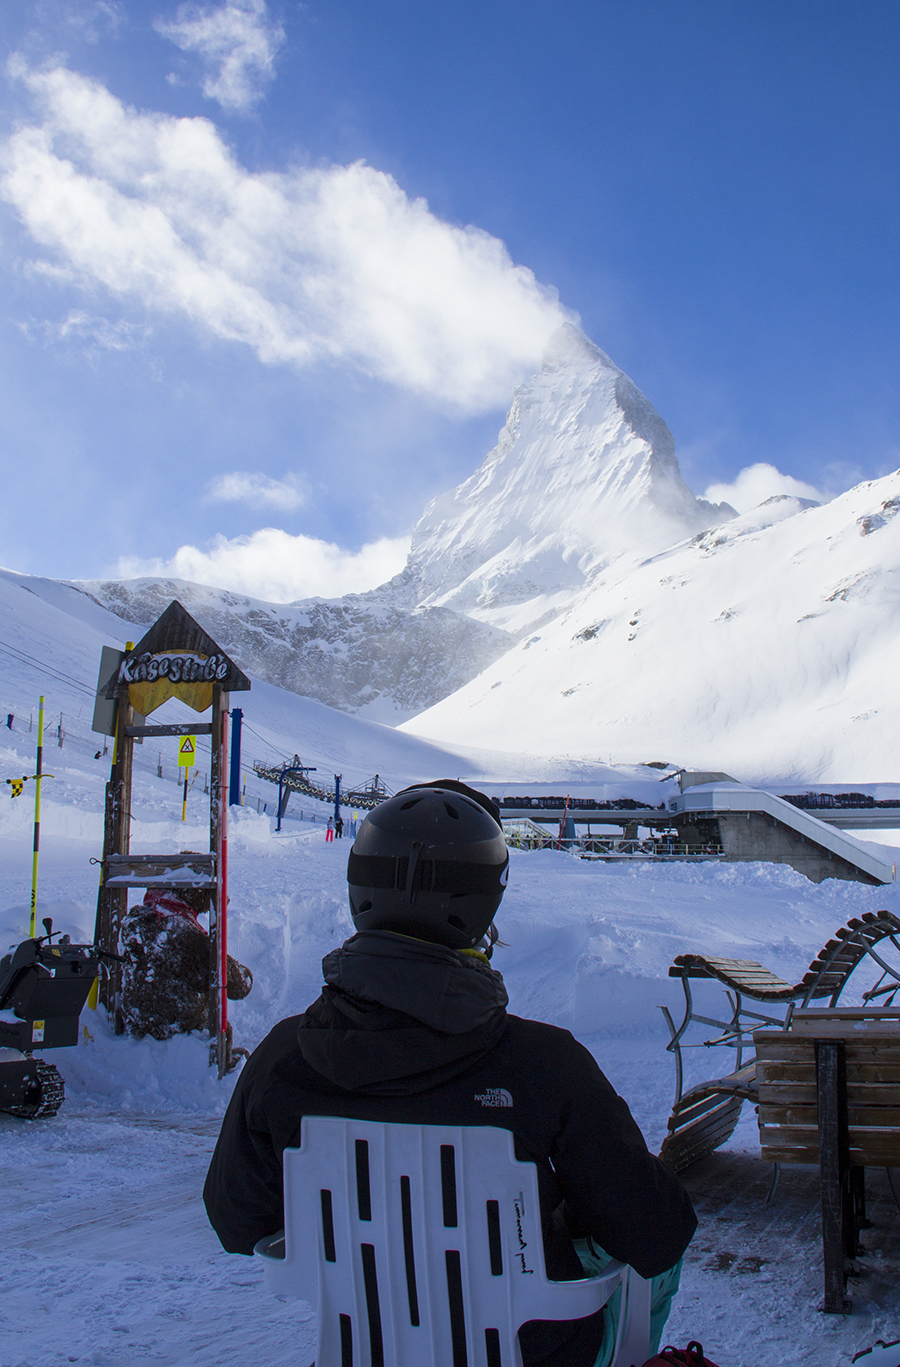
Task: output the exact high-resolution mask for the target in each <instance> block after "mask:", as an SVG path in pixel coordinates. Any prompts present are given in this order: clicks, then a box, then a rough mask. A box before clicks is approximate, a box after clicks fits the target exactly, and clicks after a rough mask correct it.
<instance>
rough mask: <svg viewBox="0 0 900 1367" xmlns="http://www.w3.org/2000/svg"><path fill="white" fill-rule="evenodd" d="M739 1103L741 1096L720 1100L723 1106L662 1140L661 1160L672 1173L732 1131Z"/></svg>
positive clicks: (739, 1108)
mask: <svg viewBox="0 0 900 1367" xmlns="http://www.w3.org/2000/svg"><path fill="white" fill-rule="evenodd" d="M742 1104H743V1102H742V1100H741V1098H740V1097H725V1098H722V1105H721V1106H719V1107H717V1108H716V1109H715V1110H713V1111H711V1112H707V1113H706V1114H705V1116H704V1117H703V1119H702V1120H700V1121H699V1122H698V1123H697V1124H694V1125H688V1126H685V1127H684V1128H682V1129H679V1130H677V1131H675V1132H674V1133H672V1134H668V1135H667V1136H666V1138H665V1139H664V1140H663V1145H662V1149H661V1150H660V1158H661V1159H662V1160H663V1162H664V1163H666V1164H668V1166H669V1167H670V1168H673V1169H674V1171H675V1172H683V1171H684V1169H685V1168H688V1167H690V1166H691V1164H692V1163H696V1162H698V1161H699V1159H701V1158H703V1157H705V1156H706V1154H708V1153H712V1152H713V1150H714V1149H717V1148H718V1147H719V1146H720V1144H724V1142H725V1140H726V1139H728V1138H729V1136H730V1135H731V1134H732V1133H733V1132H734V1127H735V1125H736V1124H737V1122H738V1117H739V1116H740V1113H741V1106H742Z"/></svg>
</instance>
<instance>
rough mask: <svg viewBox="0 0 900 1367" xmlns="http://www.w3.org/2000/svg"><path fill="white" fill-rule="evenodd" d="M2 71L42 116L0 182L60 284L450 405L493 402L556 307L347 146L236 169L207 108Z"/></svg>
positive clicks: (480, 240)
mask: <svg viewBox="0 0 900 1367" xmlns="http://www.w3.org/2000/svg"><path fill="white" fill-rule="evenodd" d="M12 70H13V74H15V75H18V76H19V77H20V79H21V80H22V81H23V82H24V83H25V84H26V85H27V87H28V88H29V90H30V91H31V93H32V94H33V96H34V97H35V99H36V101H37V102H38V104H39V106H40V109H41V119H40V121H39V122H37V123H34V124H32V125H31V126H28V127H24V128H21V129H19V130H18V131H17V132H16V133H14V134H13V135H12V136H11V137H10V138H9V140H8V141H7V142H6V144H5V146H3V147H2V148H0V172H2V178H0V194H2V196H3V198H5V199H6V200H7V201H8V202H9V203H10V204H12V205H13V206H14V208H15V209H16V211H17V212H18V214H19V216H20V218H21V219H22V222H23V223H24V224H25V227H26V228H27V230H28V232H29V233H30V234H31V237H32V238H33V239H34V241H35V242H37V243H38V244H39V245H40V246H41V247H44V248H46V249H47V250H48V252H49V253H50V254H51V258H52V259H51V260H50V261H45V263H44V265H45V267H46V268H47V269H48V271H52V272H55V273H56V274H57V275H58V274H59V270H60V266H61V267H62V268H63V271H64V278H66V279H68V280H69V281H70V282H73V283H75V284H82V285H85V286H89V287H91V288H93V289H95V288H96V286H97V285H98V284H100V285H102V286H105V287H106V289H108V290H109V291H110V292H111V293H113V294H114V295H117V296H119V297H121V298H124V299H131V300H138V301H140V303H142V304H143V305H144V306H146V307H147V308H148V309H151V310H159V311H162V312H164V313H168V314H174V315H179V316H181V317H185V318H188V319H190V320H191V321H192V322H193V323H194V324H195V325H196V326H199V327H201V328H203V329H205V330H206V331H207V332H209V333H212V334H213V335H215V336H216V337H219V338H224V339H228V340H232V341H237V342H242V343H244V344H245V345H247V346H250V347H252V348H253V349H254V350H255V351H256V353H257V355H258V356H259V358H260V359H261V360H262V361H264V362H267V363H269V364H281V363H289V364H293V365H297V366H306V365H309V364H310V363H312V362H315V361H318V360H323V359H330V360H342V361H350V362H352V363H354V364H356V365H358V366H360V367H361V368H362V369H364V370H365V371H367V372H368V373H370V374H372V375H375V376H378V377H380V378H381V379H383V380H387V381H389V382H390V383H393V384H396V385H398V386H401V387H402V388H405V389H408V390H412V391H415V392H418V393H420V394H423V395H425V396H427V397H429V398H431V399H432V400H434V401H436V402H438V403H440V404H442V405H444V406H446V407H448V408H450V409H455V410H457V411H460V412H464V413H465V412H468V413H474V412H479V411H483V410H486V409H489V408H491V407H494V406H496V405H498V404H501V403H503V401H504V400H505V398H506V397H507V395H508V393H509V390H510V388H511V386H512V384H513V383H514V382H515V381H516V380H517V379H518V378H520V377H521V376H522V374H523V372H524V371H525V370H526V369H527V368H528V367H531V366H533V365H534V364H535V363H536V362H537V360H538V359H539V357H540V353H541V350H542V348H543V345H544V343H545V341H546V340H547V337H548V336H549V335H550V334H551V333H552V332H553V331H554V330H555V329H556V328H557V327H558V326H559V324H560V321H561V320H562V319H563V318H564V317H565V314H564V311H563V310H562V309H561V308H560V305H559V303H558V301H557V299H556V296H555V294H554V293H553V292H552V291H551V290H549V289H546V288H545V287H543V286H542V285H540V284H538V282H537V281H536V280H535V278H534V276H533V275H532V273H531V272H530V271H528V270H526V269H525V268H524V267H521V266H516V265H515V264H514V263H513V262H512V260H511V259H510V257H509V254H508V252H507V250H506V247H505V246H504V244H503V243H502V242H500V241H498V239H497V238H494V237H491V236H489V235H488V234H487V233H485V232H482V231H480V230H479V229H477V228H473V227H466V228H460V227H456V226H454V225H452V224H449V223H445V222H442V221H441V220H440V219H439V218H436V217H435V215H434V214H432V213H431V212H430V210H429V208H428V205H427V204H426V202H425V201H424V200H422V199H417V200H410V199H409V198H408V197H407V196H406V194H405V193H404V192H403V190H402V189H401V188H400V186H399V185H398V184H397V183H396V181H394V180H393V179H392V178H391V177H390V176H388V175H385V174H384V173H383V172H381V171H376V170H374V169H373V168H372V167H370V166H366V165H365V164H364V163H362V162H358V163H356V164H354V165H351V166H333V167H329V168H326V169H320V168H317V169H300V170H296V171H292V172H290V173H267V174H262V173H251V172H248V171H246V170H245V169H244V168H243V167H242V166H240V165H239V164H238V162H237V161H236V160H235V158H234V157H233V156H232V155H231V153H230V151H229V149H228V148H227V147H226V146H225V144H224V143H223V141H222V139H221V138H220V136H219V134H218V132H217V130H216V128H215V127H214V125H213V124H212V123H210V122H209V121H208V120H206V119H202V118H191V119H177V118H173V117H171V116H169V115H163V114H152V113H150V114H147V113H139V112H137V111H136V110H134V109H133V108H130V107H128V106H126V105H124V104H122V103H121V102H120V101H119V100H117V99H116V98H115V96H113V95H112V94H110V92H109V91H108V90H106V89H105V88H104V87H103V86H102V85H100V84H99V83H97V82H95V81H91V80H88V79H87V78H85V77H83V76H80V75H78V74H76V73H75V72H72V71H69V70H68V69H66V68H64V67H56V68H54V69H52V70H45V71H34V70H31V69H29V68H27V67H26V66H25V65H24V63H23V62H22V61H21V60H18V61H16V62H14V63H13V64H12Z"/></svg>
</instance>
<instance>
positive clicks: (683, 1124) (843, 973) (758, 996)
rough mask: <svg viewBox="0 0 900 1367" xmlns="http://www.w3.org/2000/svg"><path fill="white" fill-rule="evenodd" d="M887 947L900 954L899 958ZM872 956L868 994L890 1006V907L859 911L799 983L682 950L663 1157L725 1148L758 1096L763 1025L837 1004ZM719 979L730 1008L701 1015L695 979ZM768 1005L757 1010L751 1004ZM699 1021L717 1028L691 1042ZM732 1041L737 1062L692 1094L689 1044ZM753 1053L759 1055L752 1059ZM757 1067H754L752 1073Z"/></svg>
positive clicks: (897, 923) (895, 983) (895, 923)
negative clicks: (757, 1047) (686, 1061)
mask: <svg viewBox="0 0 900 1367" xmlns="http://www.w3.org/2000/svg"><path fill="white" fill-rule="evenodd" d="M885 953H889V954H891V955H892V956H893V959H894V962H893V963H891V962H889V960H888V959H887V958H886V957H885ZM869 961H871V963H872V965H873V967H874V968H875V969H876V970H877V976H876V981H875V982H874V984H873V986H872V987H871V988H869V990H868V991H867V992H865V993H863V1000H864V1001H865V1002H866V1003H867V1004H869V1003H870V1002H876V1003H877V1002H879V1001H881V1002H882V1003H884V1004H887V1005H889V1004H890V1003H891V1002H892V1001H893V998H894V994H895V993H897V992H898V991H900V919H898V918H897V917H896V916H894V915H893V913H892V912H889V911H877V912H874V911H869V912H865V913H864V915H863V916H861V917H859V918H857V917H854V918H852V919H851V920H849V921H848V922H847V924H846V926H842V927H841V928H840V929H839V930H838V931H836V932H835V934H834V936H833V938H832V939H830V940H828V942H827V943H826V944H825V945H824V946H823V947H822V949H821V950H820V951H819V953H818V954H817V955H816V957H815V959H813V961H812V963H811V964H810V966H809V968H808V969H807V970H806V972H805V973H804V974H803V976H802V978H801V979H800V981H799V982H796V983H790V982H788V981H787V980H786V979H785V978H780V977H779V976H778V974H776V973H772V972H771V971H770V970H769V969H768V968H765V967H764V966H763V965H762V964H760V963H757V962H756V961H755V960H754V959H729V958H725V957H723V956H721V955H713V954H702V953H690V954H679V955H678V956H677V957H676V959H675V962H674V963H673V964H672V966H671V968H670V969H669V977H670V978H678V979H679V980H680V982H681V985H682V989H683V991H684V1015H683V1017H682V1020H681V1023H680V1024H679V1025H678V1026H676V1025H675V1023H674V1021H673V1019H672V1015H671V1013H670V1011H669V1010H668V1008H667V1007H661V1008H660V1009H661V1010H662V1012H663V1015H664V1017H665V1019H666V1024H667V1025H668V1027H669V1034H670V1037H671V1038H670V1040H669V1043H668V1044H667V1046H666V1048H667V1049H668V1051H669V1052H670V1053H672V1054H673V1055H674V1058H675V1102H674V1105H673V1107H672V1114H671V1115H670V1117H669V1122H668V1129H667V1134H666V1137H665V1139H664V1141H663V1145H662V1149H661V1150H660V1157H661V1158H662V1159H663V1161H664V1162H665V1163H667V1164H668V1165H669V1166H670V1167H671V1168H673V1169H674V1171H676V1172H680V1171H683V1169H685V1168H687V1167H689V1166H690V1165H691V1164H692V1163H696V1162H697V1160H698V1159H700V1158H703V1157H704V1156H705V1155H706V1154H708V1153H711V1152H712V1151H713V1150H714V1149H717V1148H718V1147H719V1146H720V1145H721V1144H724V1143H725V1141H726V1140H727V1139H728V1138H729V1136H730V1135H731V1134H732V1132H733V1130H734V1127H735V1125H736V1124H737V1122H738V1119H739V1117H740V1113H741V1107H742V1106H743V1103H744V1101H754V1102H755V1101H756V1085H755V1080H754V1076H753V1065H752V1048H753V1036H754V1032H755V1031H757V1030H759V1029H760V1027H763V1026H772V1027H773V1028H775V1029H781V1028H783V1027H784V1026H785V1025H788V1024H789V1023H790V1017H791V1015H792V1013H793V1011H794V1008H795V1007H797V1008H806V1007H808V1006H809V1004H810V1002H812V1001H821V1000H823V999H827V1000H828V1002H829V1005H830V1006H831V1007H834V1006H835V1005H836V1003H837V1001H838V999H839V998H840V995H841V993H842V991H843V990H844V987H845V986H846V984H847V981H848V979H849V978H850V975H851V974H852V973H853V972H854V970H855V969H856V968H857V967H858V966H859V965H860V964H862V963H864V962H869ZM697 979H712V980H715V981H716V982H719V983H721V985H722V986H723V987H724V989H725V995H726V998H727V1000H728V1005H729V1013H728V1014H727V1015H726V1016H723V1017H722V1018H716V1017H713V1016H706V1015H701V1014H700V1013H699V1012H698V1011H697V1010H696V1009H695V1007H694V1001H693V996H692V992H691V982H692V981H693V980H697ZM748 1001H749V1002H751V1003H757V1004H759V1006H762V1007H763V1008H764V1009H762V1010H760V1009H756V1010H754V1009H752V1007H750V1006H748V1005H747V1002H748ZM694 1025H704V1026H708V1027H712V1029H713V1030H715V1031H716V1032H717V1033H716V1034H715V1035H714V1036H713V1038H711V1039H710V1038H707V1039H705V1040H702V1042H701V1043H700V1044H699V1045H691V1044H688V1043H686V1042H685V1035H686V1033H687V1031H688V1029H689V1028H690V1027H691V1026H694ZM691 1047H699V1048H716V1047H725V1048H730V1049H733V1050H734V1051H735V1054H734V1067H733V1069H732V1071H730V1072H726V1073H725V1074H724V1076H721V1077H717V1078H713V1079H712V1080H710V1081H708V1082H703V1083H701V1084H700V1085H699V1086H696V1087H692V1088H691V1089H690V1090H689V1091H687V1092H685V1091H684V1090H683V1087H684V1070H683V1058H682V1050H683V1049H685V1048H691ZM745 1053H750V1054H751V1058H750V1059H745V1057H744V1055H745ZM748 1070H749V1071H748Z"/></svg>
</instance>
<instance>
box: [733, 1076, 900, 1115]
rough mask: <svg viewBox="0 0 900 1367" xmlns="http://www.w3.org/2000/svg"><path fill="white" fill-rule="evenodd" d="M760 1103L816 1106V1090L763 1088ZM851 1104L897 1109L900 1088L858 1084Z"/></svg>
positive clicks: (899, 1100) (790, 1087) (891, 1084)
mask: <svg viewBox="0 0 900 1367" xmlns="http://www.w3.org/2000/svg"><path fill="white" fill-rule="evenodd" d="M758 1103H759V1105H760V1106H815V1105H816V1089H815V1087H814V1086H812V1085H809V1086H807V1087H798V1086H797V1084H796V1083H792V1084H791V1085H790V1086H788V1087H771V1086H768V1087H767V1086H761V1087H760V1089H759V1093H758ZM850 1104H851V1105H853V1106H872V1107H877V1108H878V1109H881V1110H884V1109H887V1108H888V1107H897V1106H900V1088H898V1087H897V1085H896V1084H894V1083H890V1084H884V1083H880V1082H871V1083H866V1084H860V1083H857V1084H856V1086H855V1087H854V1088H853V1090H852V1092H851V1093H850Z"/></svg>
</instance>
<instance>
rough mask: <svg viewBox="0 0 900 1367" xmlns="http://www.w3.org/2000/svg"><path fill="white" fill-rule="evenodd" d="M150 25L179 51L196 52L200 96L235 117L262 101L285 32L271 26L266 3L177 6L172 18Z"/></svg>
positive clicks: (232, 0) (234, 0)
mask: <svg viewBox="0 0 900 1367" xmlns="http://www.w3.org/2000/svg"><path fill="white" fill-rule="evenodd" d="M153 27H154V28H155V29H156V31H157V33H161V34H162V35H163V37H164V38H169V39H171V41H172V42H173V43H174V44H175V45H176V47H180V48H181V50H182V52H196V53H197V54H198V56H199V57H200V58H201V60H202V61H203V65H204V67H205V68H206V76H205V78H204V80H203V82H202V86H201V89H202V90H203V93H204V95H205V96H206V97H207V99H209V100H217V101H218V102H219V104H220V105H221V106H222V108H223V109H226V110H233V111H236V112H238V113H243V112H245V111H247V110H249V109H251V108H252V107H253V105H254V104H256V103H257V101H258V100H260V99H261V98H262V95H263V89H264V87H265V86H266V85H267V84H268V82H269V81H271V80H272V78H273V77H274V75H275V57H276V55H277V53H278V49H279V48H280V47H281V44H282V43H283V42H284V29H283V28H282V27H281V26H280V24H276V23H273V22H272V20H271V18H270V17H269V11H268V7H267V5H266V0H226V3H225V4H223V5H194V4H184V5H179V7H178V10H177V11H176V15H175V18H174V19H164V18H163V17H162V16H159V17H157V18H156V19H154V21H153Z"/></svg>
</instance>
